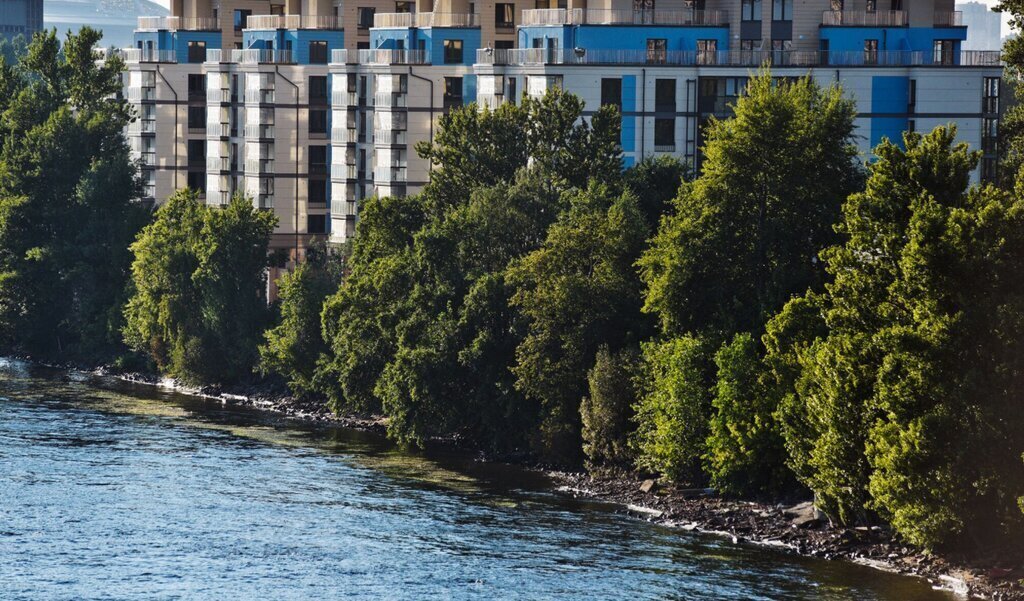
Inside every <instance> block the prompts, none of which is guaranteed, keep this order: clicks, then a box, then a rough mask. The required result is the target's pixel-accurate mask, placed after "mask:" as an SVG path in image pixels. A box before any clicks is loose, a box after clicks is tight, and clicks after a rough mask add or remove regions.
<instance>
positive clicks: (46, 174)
mask: <svg viewBox="0 0 1024 601" xmlns="http://www.w3.org/2000/svg"><path fill="white" fill-rule="evenodd" d="M99 38H100V34H99V33H98V32H96V31H95V30H92V29H90V28H87V27H86V28H83V29H82V30H81V31H80V32H79V33H78V34H69V35H68V37H67V39H66V41H65V43H64V45H63V48H62V47H61V44H60V42H59V41H58V40H57V37H56V34H55V33H54V32H44V33H41V34H38V35H36V36H35V38H34V39H33V41H32V44H31V45H30V46H29V47H28V48H27V51H26V52H25V53H24V55H23V56H22V57H21V60H20V63H19V64H18V66H17V67H16V68H12V67H9V66H7V65H6V64H4V62H2V61H0V136H2V137H3V138H4V140H5V143H4V145H3V147H2V149H0V348H2V349H3V351H4V352H17V353H27V354H31V355H35V356H41V357H46V358H58V359H73V360H84V361H89V362H98V361H103V360H106V359H110V358H112V357H113V356H114V355H116V354H117V353H119V352H120V351H121V350H122V348H123V347H122V346H121V344H120V335H119V330H120V326H121V319H120V306H121V305H122V304H123V302H124V299H125V284H126V282H127V279H128V274H129V266H130V264H131V255H130V253H129V252H128V245H129V244H130V243H131V240H132V239H133V238H134V237H135V234H136V233H137V232H138V230H139V228H141V227H142V225H144V224H145V222H146V221H147V220H148V218H149V210H148V209H147V207H145V206H142V205H141V204H139V203H138V202H137V198H138V197H139V193H140V191H141V188H140V182H139V178H138V174H137V170H136V167H135V165H134V164H133V163H132V161H131V160H130V157H129V151H128V147H127V143H126V141H125V138H124V134H123V130H124V127H125V126H126V125H127V124H128V122H129V120H130V118H131V111H130V107H129V105H128V104H127V103H126V102H125V101H124V100H123V99H118V98H117V95H116V92H118V91H119V90H120V88H121V80H120V73H121V71H122V70H123V68H124V64H123V62H122V61H120V59H118V58H116V57H108V58H107V59H105V60H104V61H98V60H97V59H98V56H97V54H96V52H94V50H93V47H94V46H95V44H96V42H97V41H98V40H99Z"/></svg>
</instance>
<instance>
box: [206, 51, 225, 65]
mask: <svg viewBox="0 0 1024 601" xmlns="http://www.w3.org/2000/svg"><path fill="white" fill-rule="evenodd" d="M230 59H231V51H230V50H221V49H220V48H207V49H206V62H208V63H226V62H228V61H229V60H230Z"/></svg>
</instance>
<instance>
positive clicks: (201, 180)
mask: <svg viewBox="0 0 1024 601" xmlns="http://www.w3.org/2000/svg"><path fill="white" fill-rule="evenodd" d="M188 187H189V188H192V189H193V190H195V191H196V192H199V194H200V195H203V194H206V172H205V171H189V172H188Z"/></svg>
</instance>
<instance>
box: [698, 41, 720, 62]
mask: <svg viewBox="0 0 1024 601" xmlns="http://www.w3.org/2000/svg"><path fill="white" fill-rule="evenodd" d="M717 52H718V40H697V64H698V65H713V64H715V62H716V61H715V56H716V53H717Z"/></svg>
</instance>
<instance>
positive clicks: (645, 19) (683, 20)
mask: <svg viewBox="0 0 1024 601" xmlns="http://www.w3.org/2000/svg"><path fill="white" fill-rule="evenodd" d="M522 24H523V25H693V26H703V27H718V26H723V25H728V24H729V13H728V12H727V11H724V10H655V9H653V8H652V9H604V8H573V9H566V8H542V9H536V10H524V11H523V22H522Z"/></svg>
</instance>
